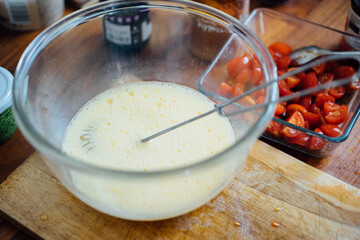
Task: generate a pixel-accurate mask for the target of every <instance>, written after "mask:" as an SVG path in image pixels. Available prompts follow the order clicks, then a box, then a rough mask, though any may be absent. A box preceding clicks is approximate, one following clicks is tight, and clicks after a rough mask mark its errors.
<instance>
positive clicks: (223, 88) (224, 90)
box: [219, 82, 233, 97]
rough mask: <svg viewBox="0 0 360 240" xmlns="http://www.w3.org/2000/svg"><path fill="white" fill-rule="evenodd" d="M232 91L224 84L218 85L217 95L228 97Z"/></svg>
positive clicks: (230, 87) (231, 88)
mask: <svg viewBox="0 0 360 240" xmlns="http://www.w3.org/2000/svg"><path fill="white" fill-rule="evenodd" d="M232 91H233V87H232V86H230V85H229V84H227V83H225V82H221V83H220V88H219V95H220V96H224V97H229V96H230V95H231V93H232Z"/></svg>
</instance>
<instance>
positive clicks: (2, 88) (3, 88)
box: [0, 67, 14, 114]
mask: <svg viewBox="0 0 360 240" xmlns="http://www.w3.org/2000/svg"><path fill="white" fill-rule="evenodd" d="M13 82H14V77H13V75H11V73H10V72H9V71H8V70H6V69H5V68H2V67H0V114H1V113H2V112H3V111H5V110H6V109H7V108H8V107H10V106H11V102H12V99H11V96H12V85H13Z"/></svg>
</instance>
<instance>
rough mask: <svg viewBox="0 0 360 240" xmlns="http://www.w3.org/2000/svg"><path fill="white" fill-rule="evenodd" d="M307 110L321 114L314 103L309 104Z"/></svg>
mask: <svg viewBox="0 0 360 240" xmlns="http://www.w3.org/2000/svg"><path fill="white" fill-rule="evenodd" d="M309 111H310V112H312V113H317V114H322V112H321V109H320V108H319V107H318V105H316V104H315V103H313V104H311V105H310V107H309Z"/></svg>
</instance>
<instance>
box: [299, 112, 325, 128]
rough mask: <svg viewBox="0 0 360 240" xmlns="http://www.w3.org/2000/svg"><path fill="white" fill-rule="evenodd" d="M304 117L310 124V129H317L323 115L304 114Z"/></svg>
mask: <svg viewBox="0 0 360 240" xmlns="http://www.w3.org/2000/svg"><path fill="white" fill-rule="evenodd" d="M303 116H304V119H305V120H306V121H308V122H309V125H310V127H315V126H317V125H319V123H320V120H321V115H320V114H318V113H312V112H304V113H303Z"/></svg>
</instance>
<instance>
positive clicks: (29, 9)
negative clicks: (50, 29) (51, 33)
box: [0, 0, 41, 30]
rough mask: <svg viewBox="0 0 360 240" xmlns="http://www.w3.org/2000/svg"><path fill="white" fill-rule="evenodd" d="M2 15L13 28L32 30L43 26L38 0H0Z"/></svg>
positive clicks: (0, 12) (0, 14) (0, 13)
mask: <svg viewBox="0 0 360 240" xmlns="http://www.w3.org/2000/svg"><path fill="white" fill-rule="evenodd" d="M0 16H1V17H2V18H3V21H5V24H6V25H8V26H9V27H11V28H12V29H21V30H31V29H37V28H40V27H41V24H40V17H39V11H38V4H37V0H15V1H4V0H0Z"/></svg>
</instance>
